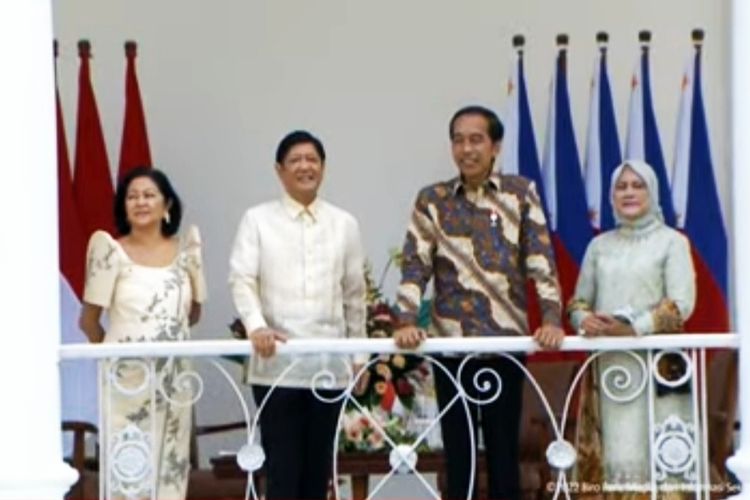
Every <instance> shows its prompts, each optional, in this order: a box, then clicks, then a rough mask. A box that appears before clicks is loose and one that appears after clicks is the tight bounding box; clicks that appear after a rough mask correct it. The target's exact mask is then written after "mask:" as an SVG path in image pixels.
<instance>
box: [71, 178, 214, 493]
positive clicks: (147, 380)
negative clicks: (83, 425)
mask: <svg viewBox="0 0 750 500" xmlns="http://www.w3.org/2000/svg"><path fill="white" fill-rule="evenodd" d="M181 214H182V210H181V204H180V200H179V198H178V196H177V194H176V193H175V191H174V189H173V188H172V186H171V184H170V183H169V180H168V179H167V177H166V176H165V175H164V174H163V173H162V172H160V171H158V170H155V169H150V168H145V167H141V168H137V169H134V170H132V171H130V172H129V173H128V174H127V175H126V176H125V177H124V178H123V179H122V180H121V182H120V184H119V186H118V188H117V193H116V196H115V222H116V224H117V228H118V230H119V232H120V234H121V237H120V238H119V239H114V238H112V237H111V236H110V235H109V234H107V233H106V232H104V231H97V232H95V233H94V234H93V235H92V236H91V239H90V241H89V246H88V254H87V262H86V288H85V292H84V304H83V309H82V312H81V320H80V324H81V329H82V330H83V331H84V332H85V333H86V335H87V336H88V338H89V340H90V341H91V342H144V341H145V342H147V341H181V340H187V339H188V338H189V337H190V329H189V328H190V326H191V325H193V324H195V323H196V322H197V321H198V318H199V317H200V303H201V302H203V300H204V299H205V295H206V287H205V280H204V277H203V270H202V263H201V247H200V237H199V235H198V230H197V228H195V227H190V228H189V229H188V230H187V232H186V233H185V234H184V235H183V236H182V237H181V238H178V237H176V236H175V235H176V233H177V230H178V228H179V225H180V218H181ZM103 310H107V313H108V320H109V321H108V327H107V328H106V329H105V328H104V327H103V326H102V324H101V322H100V318H101V314H102V311H103ZM102 368H103V369H102V373H103V374H104V379H103V380H102V397H101V405H102V415H103V420H104V421H103V422H102V440H101V446H102V457H103V465H102V468H101V471H102V474H103V477H105V478H106V479H105V482H104V484H105V497H106V498H158V499H169V500H171V499H184V498H185V495H186V490H187V478H188V470H189V457H188V455H189V446H190V431H191V403H192V399H193V396H194V394H193V387H192V385H191V383H190V379H191V377H190V370H189V365H188V362H187V361H186V360H184V359H178V358H167V359H165V358H160V359H142V358H127V359H119V360H108V361H106V362H103V363H102ZM154 472H155V473H154Z"/></svg>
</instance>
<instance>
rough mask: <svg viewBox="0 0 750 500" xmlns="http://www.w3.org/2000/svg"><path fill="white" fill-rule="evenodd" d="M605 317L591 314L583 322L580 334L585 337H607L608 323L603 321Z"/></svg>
mask: <svg viewBox="0 0 750 500" xmlns="http://www.w3.org/2000/svg"><path fill="white" fill-rule="evenodd" d="M602 316H603V315H599V314H589V315H588V316H586V317H585V318H584V319H583V321H581V326H580V332H579V333H581V335H583V336H584V337H598V336H600V335H607V333H606V331H607V329H608V324H607V322H606V321H605V320H604V319H602Z"/></svg>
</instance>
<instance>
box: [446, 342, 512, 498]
mask: <svg viewBox="0 0 750 500" xmlns="http://www.w3.org/2000/svg"><path fill="white" fill-rule="evenodd" d="M436 359H437V360H438V361H439V362H441V363H442V364H443V365H444V366H445V368H447V370H448V371H449V372H450V373H451V374H452V375H453V376H454V377H456V376H457V373H458V367H459V365H460V364H461V362H462V361H463V358H460V357H459V358H456V357H436ZM517 359H519V360H520V361H522V362H524V361H525V357H518V358H517ZM485 368H486V369H489V370H492V371H494V372H496V373H497V374H498V375H499V376H500V379H501V381H502V382H501V386H502V390H501V392H500V395H499V397H498V398H497V399H496V400H494V401H492V402H490V403H486V404H475V403H472V402H471V401H467V403H468V407H469V413H470V418H468V419H467V415H466V409H465V407H464V405H463V403H462V402H461V400H460V399H459V400H457V401H456V402H454V403H453V406H451V408H450V410H448V412H447V413H446V414H445V415H444V416H443V418H442V420H441V421H440V427H441V430H442V435H443V448H444V453H445V461H446V475H447V491H444V492H443V499H445V500H461V499H465V498H467V494H468V493H469V479H470V477H471V474H472V471H471V456H472V454H474V456H475V457H476V450H475V449H471V443H470V441H469V425H471V428H472V429H473V430H474V440H475V443H477V441H478V437H479V436H478V433H477V422H479V423H480V424H481V429H482V436H483V438H484V448H485V458H486V461H487V480H488V483H489V484H488V495H489V498H490V499H492V500H517V499H519V498H520V484H519V481H520V479H519V472H520V471H519V464H518V452H519V440H518V438H519V427H520V422H521V400H522V399H521V398H522V390H523V379H524V375H523V372H522V371H521V370H520V368H518V367H517V366H516V365H515V363H513V362H512V361H510V360H508V359H505V358H501V357H492V358H472V359H470V360H469V361H468V362H467V363H466V366H465V367H464V369H463V372H462V373H461V379H460V380H459V383H460V384H461V387H462V388H463V390H464V391H465V392H466V394H467V395H468V396H469V397H471V398H474V399H477V400H480V401H482V400H487V399H488V398H489V397H490V395H492V394H494V393H495V392H496V390H497V388H498V386H497V383H496V380H495V379H494V378H492V377H488V376H482V375H480V376H479V383H480V386H481V383H482V382H489V383H491V386H492V388H491V389H490V390H489V391H488V392H487V393H481V392H480V391H479V390H478V388H477V387H476V385H475V383H474V377H475V376H476V375H477V373H478V372H479V371H480V370H482V369H485ZM433 372H434V374H435V390H436V392H437V400H438V407H439V408H440V410H441V411H442V410H443V408H445V407H446V406H447V405H448V404H449V403H450V402H451V401H452V400H453V398H454V397H455V396H456V393H457V391H456V386H455V385H454V383H453V381H452V380H451V379H450V378H449V377H448V376H447V375H446V374H445V373H444V372H443V370H441V369H440V368H439V367H437V366H434V367H433ZM475 463H476V462H475ZM477 478H478V474H477V475H475V480H474V489H473V491H472V492H471V495H470V496H471V497H472V498H476V496H477V495H476V493H477V490H476V481H477Z"/></svg>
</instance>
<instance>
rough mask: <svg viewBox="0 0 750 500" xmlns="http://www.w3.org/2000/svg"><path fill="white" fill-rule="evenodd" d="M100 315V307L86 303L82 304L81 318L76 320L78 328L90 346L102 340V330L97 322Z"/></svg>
mask: <svg viewBox="0 0 750 500" xmlns="http://www.w3.org/2000/svg"><path fill="white" fill-rule="evenodd" d="M101 315H102V308H101V307H100V306H95V305H93V304H89V303H88V302H84V303H83V307H81V316H80V317H79V318H78V327H79V328H80V329H81V330H82V331H83V333H85V334H86V337H88V339H89V342H91V343H92V344H98V343H100V342H102V341H103V340H104V333H105V332H104V328H102V325H101V323H100V322H99V318H100V317H101Z"/></svg>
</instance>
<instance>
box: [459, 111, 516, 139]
mask: <svg viewBox="0 0 750 500" xmlns="http://www.w3.org/2000/svg"><path fill="white" fill-rule="evenodd" d="M466 115H479V116H482V117H484V119H485V120H487V135H489V136H490V139H492V142H500V141H502V140H503V134H504V133H505V128H504V127H503V122H501V121H500V118H498V117H497V115H496V114H495V112H494V111H492V110H491V109H489V108H485V107H484V106H477V105H471V106H466V107H463V108H461V109H459V110H458V111H456V113H455V114H454V115H453V118H451V122H450V125H449V127H448V132H449V133H450V138H451V139H453V126H454V125H455V124H456V120H458V119H459V118H461V117H462V116H466Z"/></svg>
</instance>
